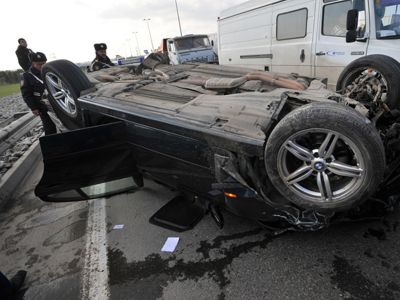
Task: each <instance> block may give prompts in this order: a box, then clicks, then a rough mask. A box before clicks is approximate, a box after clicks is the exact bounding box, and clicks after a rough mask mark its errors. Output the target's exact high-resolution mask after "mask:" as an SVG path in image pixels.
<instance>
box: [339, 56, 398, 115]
mask: <svg viewBox="0 0 400 300" xmlns="http://www.w3.org/2000/svg"><path fill="white" fill-rule="evenodd" d="M399 82H400V63H399V62H397V61H396V60H395V59H393V58H391V57H388V56H385V55H379V54H376V55H368V56H365V57H361V58H359V59H356V60H355V61H353V62H352V63H350V64H349V65H348V66H347V67H346V68H345V69H344V70H343V72H342V73H341V74H340V76H339V79H338V81H337V85H336V90H337V91H338V92H340V93H341V94H343V95H346V96H348V97H350V98H353V99H356V100H358V101H360V102H361V103H363V104H366V105H368V104H369V103H371V102H372V101H374V99H375V98H376V99H379V98H381V99H385V102H386V104H387V105H388V106H389V107H390V108H392V109H393V108H400V85H399ZM378 93H380V94H381V95H377V94H378Z"/></svg>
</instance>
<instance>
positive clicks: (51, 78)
mask: <svg viewBox="0 0 400 300" xmlns="http://www.w3.org/2000/svg"><path fill="white" fill-rule="evenodd" d="M42 76H43V78H44V84H45V87H46V89H47V91H48V92H49V101H50V104H51V106H52V107H53V109H54V112H55V113H56V115H57V117H58V118H59V119H60V120H61V122H62V123H63V124H64V125H65V127H67V128H68V129H76V128H80V127H82V115H81V110H80V107H79V103H78V102H77V99H78V97H79V96H80V93H81V91H83V90H86V89H88V88H90V87H92V86H93V85H92V84H91V83H90V81H89V79H88V78H87V77H86V75H85V74H84V73H83V72H82V70H81V69H80V68H79V67H78V66H77V65H75V64H74V63H72V62H70V61H68V60H55V61H52V62H49V63H47V64H45V65H44V66H43V69H42Z"/></svg>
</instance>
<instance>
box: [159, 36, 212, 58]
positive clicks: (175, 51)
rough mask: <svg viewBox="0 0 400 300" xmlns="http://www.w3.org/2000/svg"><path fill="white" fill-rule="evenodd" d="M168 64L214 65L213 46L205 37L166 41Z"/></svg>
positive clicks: (179, 38)
mask: <svg viewBox="0 0 400 300" xmlns="http://www.w3.org/2000/svg"><path fill="white" fill-rule="evenodd" d="M166 46H167V47H166V48H167V52H168V57H169V60H170V64H172V65H178V64H182V63H185V62H205V63H215V62H216V61H217V57H216V54H215V53H214V51H213V46H212V45H211V43H210V40H209V38H208V36H207V35H205V34H204V35H203V34H201V35H194V34H190V35H184V36H181V37H175V38H169V39H167V40H166Z"/></svg>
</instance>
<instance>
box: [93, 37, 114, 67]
mask: <svg viewBox="0 0 400 300" xmlns="http://www.w3.org/2000/svg"><path fill="white" fill-rule="evenodd" d="M94 50H95V51H96V58H95V59H94V60H93V61H92V64H91V66H90V70H91V71H92V72H93V71H98V70H100V69H105V68H109V67H111V66H114V64H113V63H112V62H111V60H110V59H109V57H108V56H107V45H106V44H104V43H100V44H94Z"/></svg>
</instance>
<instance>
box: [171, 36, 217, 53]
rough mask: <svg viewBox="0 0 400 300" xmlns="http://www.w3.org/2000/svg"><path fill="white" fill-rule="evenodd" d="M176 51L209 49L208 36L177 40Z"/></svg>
mask: <svg viewBox="0 0 400 300" xmlns="http://www.w3.org/2000/svg"><path fill="white" fill-rule="evenodd" d="M175 46H176V50H178V51H180V50H189V49H194V48H208V47H210V41H209V40H208V37H206V36H200V37H199V36H197V37H187V38H181V39H176V40H175Z"/></svg>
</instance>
